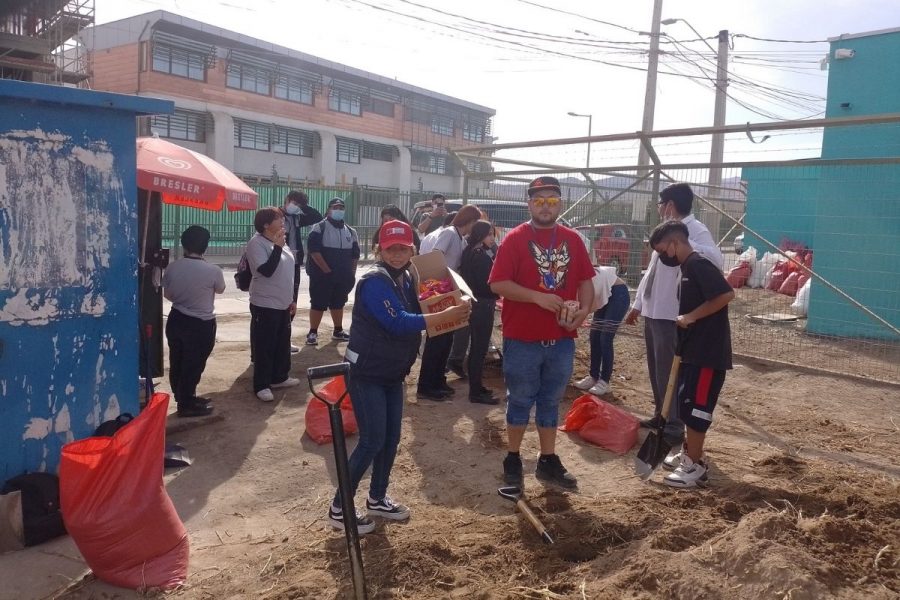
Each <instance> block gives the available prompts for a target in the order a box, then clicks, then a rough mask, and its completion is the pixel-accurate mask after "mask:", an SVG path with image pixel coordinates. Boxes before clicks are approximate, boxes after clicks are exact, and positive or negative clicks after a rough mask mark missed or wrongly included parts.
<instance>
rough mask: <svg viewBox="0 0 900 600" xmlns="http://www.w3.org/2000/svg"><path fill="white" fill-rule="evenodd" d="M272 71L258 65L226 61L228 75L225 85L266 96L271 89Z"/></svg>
mask: <svg viewBox="0 0 900 600" xmlns="http://www.w3.org/2000/svg"><path fill="white" fill-rule="evenodd" d="M271 81H272V72H271V71H268V70H266V69H260V68H259V67H251V66H249V65H242V64H241V63H235V62H230V63H228V75H227V78H226V80H225V85H227V86H228V87H230V88H235V89H238V90H244V91H245V92H252V93H254V94H262V95H263V96H268V95H269V94H270V90H271Z"/></svg>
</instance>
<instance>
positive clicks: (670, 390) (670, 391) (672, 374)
mask: <svg viewBox="0 0 900 600" xmlns="http://www.w3.org/2000/svg"><path fill="white" fill-rule="evenodd" d="M680 367H681V355H680V353H679V354H676V355H675V357H674V358H673V359H672V369H671V370H670V371H669V382H668V383H667V384H666V395H665V397H664V398H663V404H662V409H661V410H660V414H661V415H662V418H663V419H665V420H668V419H669V409H670V408H671V407H672V396H674V395H675V386H676V385H677V384H678V369H679V368H680Z"/></svg>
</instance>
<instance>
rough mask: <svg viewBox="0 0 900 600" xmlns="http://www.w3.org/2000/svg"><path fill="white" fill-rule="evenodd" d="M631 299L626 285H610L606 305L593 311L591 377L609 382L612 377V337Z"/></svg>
mask: <svg viewBox="0 0 900 600" xmlns="http://www.w3.org/2000/svg"><path fill="white" fill-rule="evenodd" d="M630 301H631V299H630V297H629V296H628V286H626V285H625V284H622V283H620V284H618V285H614V286H613V287H612V295H611V296H610V297H609V301H608V302H607V303H606V306H604V307H603V308H601V309H600V310H597V311H594V320H593V322H592V323H591V377H593V378H594V379H602V380H603V381H605V382H606V383H609V378H610V377H612V370H613V359H614V358H615V350H613V338H615V337H616V332H617V331H618V330H619V324H620V323H621V322H622V319H624V318H625V313H626V312H628V304H629V302H630Z"/></svg>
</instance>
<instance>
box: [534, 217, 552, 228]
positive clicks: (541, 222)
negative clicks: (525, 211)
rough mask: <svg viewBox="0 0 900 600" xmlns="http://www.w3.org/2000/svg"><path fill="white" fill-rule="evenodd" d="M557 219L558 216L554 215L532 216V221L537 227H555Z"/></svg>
mask: <svg viewBox="0 0 900 600" xmlns="http://www.w3.org/2000/svg"><path fill="white" fill-rule="evenodd" d="M556 219H557V217H556V215H552V214H551V215H548V216H543V215H534V214H533V215H531V220H532V221H534V224H535V225H538V226H540V227H549V226H550V225H553V224H554V223H556Z"/></svg>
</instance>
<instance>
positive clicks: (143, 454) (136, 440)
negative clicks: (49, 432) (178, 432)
mask: <svg viewBox="0 0 900 600" xmlns="http://www.w3.org/2000/svg"><path fill="white" fill-rule="evenodd" d="M168 407H169V395H168V394H153V398H152V399H151V400H150V403H149V404H148V406H147V408H146V409H144V411H143V412H141V414H140V415H139V416H138V417H137V418H136V419H134V420H132V421H131V422H129V423H128V424H127V425H125V426H124V427H122V428H121V429H119V430H118V431H117V432H116V434H115V435H114V436H112V437H90V438H86V439H83V440H79V441H77V442H72V443H70V444H66V445H65V446H63V449H62V458H61V461H60V465H59V482H60V506H61V508H62V514H63V520H64V521H65V523H66V529H67V530H68V531H69V535H71V536H72V539H73V540H74V541H75V544H76V545H77V546H78V549H79V550H80V551H81V554H82V556H84V560H85V561H86V562H87V564H88V566H89V567H90V568H91V569H92V570H93V571H94V574H95V575H96V576H97V577H98V578H99V579H101V580H103V581H105V582H107V583H111V584H113V585H117V586H120V587H124V588H130V589H147V588H164V589H168V588H174V587H177V586H179V585H181V584H183V583H184V582H185V580H186V579H187V572H188V558H189V555H190V543H189V540H188V535H187V530H186V529H185V527H184V524H183V523H182V522H181V519H179V517H178V513H177V512H176V511H175V506H174V505H173V504H172V500H171V499H170V498H169V494H168V493H166V488H165V484H164V483H163V478H162V477H163V455H164V453H165V435H166V413H167V411H168Z"/></svg>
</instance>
